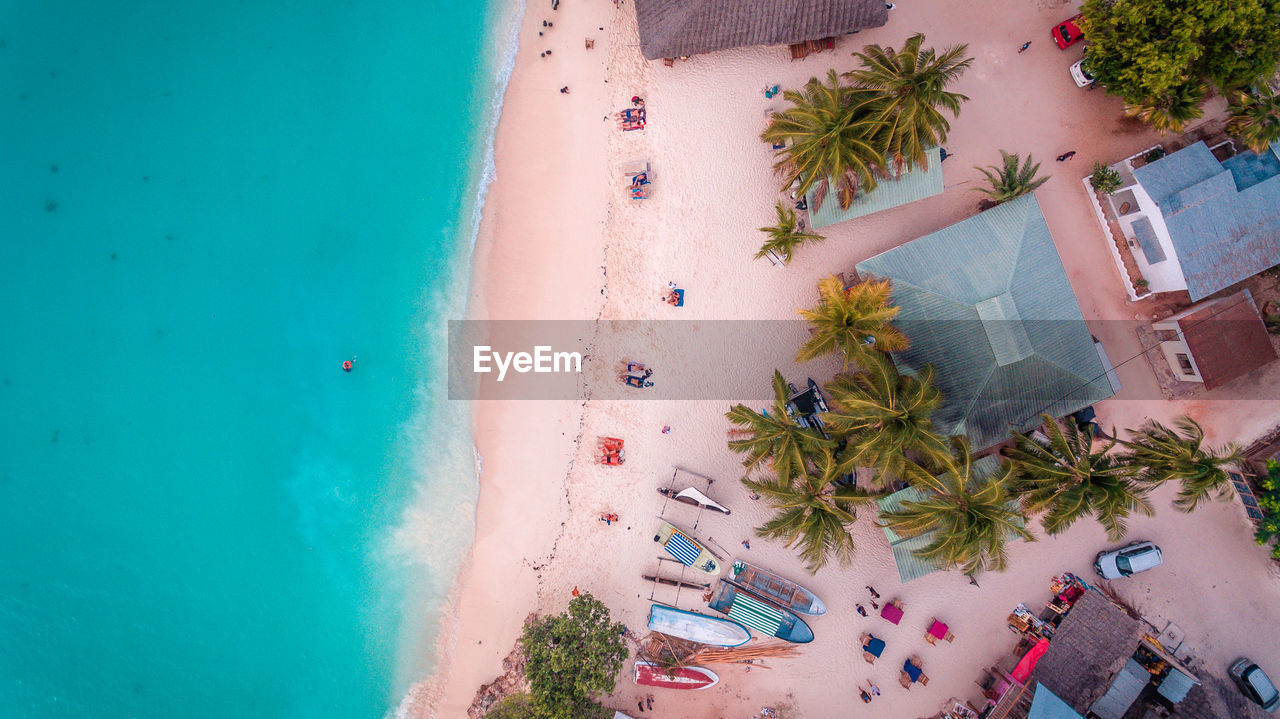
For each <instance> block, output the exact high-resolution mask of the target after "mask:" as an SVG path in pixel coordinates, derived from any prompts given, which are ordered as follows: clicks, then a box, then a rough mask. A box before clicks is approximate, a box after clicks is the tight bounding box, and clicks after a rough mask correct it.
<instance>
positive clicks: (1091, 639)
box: [1034, 590, 1143, 715]
mask: <svg viewBox="0 0 1280 719" xmlns="http://www.w3.org/2000/svg"><path fill="white" fill-rule="evenodd" d="M1142 634H1143V627H1142V623H1141V622H1139V621H1138V620H1136V619H1134V618H1132V617H1130V616H1129V615H1128V614H1125V612H1124V610H1122V609H1120V608H1119V607H1117V606H1116V605H1114V604H1112V603H1111V602H1110V601H1108V600H1107V598H1106V597H1104V596H1102V595H1101V594H1099V593H1098V592H1097V591H1096V590H1089V591H1087V592H1085V593H1084V594H1083V595H1081V597H1080V598H1079V599H1077V600H1076V603H1075V604H1073V605H1072V606H1071V611H1070V612H1068V613H1067V617H1066V618H1065V619H1063V620H1062V624H1061V625H1059V626H1058V629H1057V631H1055V632H1054V633H1053V639H1052V640H1050V641H1049V651H1047V652H1045V653H1044V656H1043V657H1040V661H1039V662H1037V663H1036V669H1035V675H1034V676H1035V679H1036V680H1037V681H1039V682H1040V683H1041V684H1043V685H1044V686H1045V687H1047V688H1048V689H1049V691H1051V692H1053V693H1054V694H1056V695H1057V696H1058V697H1059V698H1060V699H1062V700H1063V701H1065V702H1066V703H1067V704H1070V705H1071V707H1072V708H1073V709H1075V710H1076V711H1077V712H1079V713H1080V714H1082V715H1083V714H1084V713H1085V712H1086V711H1088V710H1089V708H1090V707H1091V706H1092V705H1093V703H1094V702H1095V701H1097V699H1098V697H1100V696H1102V695H1103V694H1104V693H1105V692H1106V691H1107V688H1108V687H1110V686H1111V680H1112V678H1113V677H1114V676H1115V675H1116V674H1118V673H1119V672H1120V670H1121V669H1122V668H1123V667H1124V665H1125V663H1126V662H1127V661H1128V660H1129V657H1132V656H1133V653H1134V652H1135V651H1136V650H1137V649H1138V643H1139V642H1140V641H1142Z"/></svg>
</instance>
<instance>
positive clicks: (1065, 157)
mask: <svg viewBox="0 0 1280 719" xmlns="http://www.w3.org/2000/svg"><path fill="white" fill-rule="evenodd" d="M1075 156H1076V151H1075V150H1072V151H1071V152H1064V153H1062V154H1061V155H1058V162H1066V161H1067V160H1070V159H1071V158H1073V157H1075Z"/></svg>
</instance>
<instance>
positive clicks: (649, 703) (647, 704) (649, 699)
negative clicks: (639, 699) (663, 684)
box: [644, 694, 653, 711]
mask: <svg viewBox="0 0 1280 719" xmlns="http://www.w3.org/2000/svg"><path fill="white" fill-rule="evenodd" d="M644 705H645V708H646V709H648V710H649V711H653V695H652V694H650V695H649V696H647V697H645V700H644Z"/></svg>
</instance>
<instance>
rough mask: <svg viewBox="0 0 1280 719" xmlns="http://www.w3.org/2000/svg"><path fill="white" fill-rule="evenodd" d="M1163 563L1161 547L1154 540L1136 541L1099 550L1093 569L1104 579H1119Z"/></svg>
mask: <svg viewBox="0 0 1280 719" xmlns="http://www.w3.org/2000/svg"><path fill="white" fill-rule="evenodd" d="M1163 563H1164V557H1163V556H1162V555H1161V554H1160V548H1159V547H1157V546H1156V545H1155V544H1154V543H1153V542H1134V543H1133V544H1129V545H1125V546H1123V547H1121V548H1119V549H1112V550H1111V551H1109V552H1098V557H1097V558H1096V559H1095V560H1094V562H1093V570H1094V571H1095V572H1097V573H1098V576H1099V577H1102V578H1103V579H1119V578H1120V577H1127V576H1129V575H1130V574H1137V573H1138V572H1145V571H1147V570H1148V569H1155V568H1156V567H1158V566H1160V565H1161V564H1163Z"/></svg>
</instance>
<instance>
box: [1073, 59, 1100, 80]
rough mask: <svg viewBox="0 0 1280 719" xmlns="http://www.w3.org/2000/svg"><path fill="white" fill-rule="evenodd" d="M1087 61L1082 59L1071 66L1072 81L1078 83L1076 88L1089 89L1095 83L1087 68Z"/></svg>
mask: <svg viewBox="0 0 1280 719" xmlns="http://www.w3.org/2000/svg"><path fill="white" fill-rule="evenodd" d="M1085 61H1086V58H1080V59H1079V60H1076V61H1075V64H1074V65H1072V66H1071V79H1072V80H1075V81H1076V87H1089V86H1090V85H1092V84H1093V83H1094V82H1095V80H1094V79H1093V75H1090V74H1089V69H1088V68H1086V67H1085Z"/></svg>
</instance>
